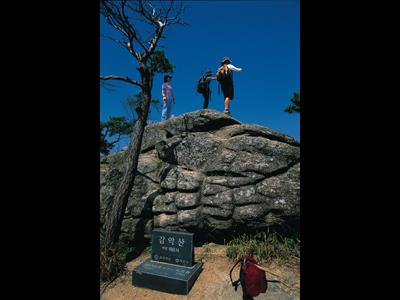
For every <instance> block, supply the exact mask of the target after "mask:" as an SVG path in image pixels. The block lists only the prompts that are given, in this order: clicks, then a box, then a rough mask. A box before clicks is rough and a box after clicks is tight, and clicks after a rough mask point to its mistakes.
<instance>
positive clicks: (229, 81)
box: [217, 56, 243, 115]
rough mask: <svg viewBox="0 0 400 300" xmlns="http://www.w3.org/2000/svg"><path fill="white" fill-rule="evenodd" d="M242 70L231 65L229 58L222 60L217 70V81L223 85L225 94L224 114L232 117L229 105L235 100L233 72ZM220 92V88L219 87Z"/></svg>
mask: <svg viewBox="0 0 400 300" xmlns="http://www.w3.org/2000/svg"><path fill="white" fill-rule="evenodd" d="M242 70H243V69H242V68H237V67H235V66H234V65H232V64H231V60H230V59H229V57H226V56H225V57H224V58H222V60H221V66H220V67H219V68H218V70H217V80H218V82H219V84H220V85H221V88H222V92H223V94H224V104H225V110H224V113H226V114H228V115H230V111H229V105H230V102H231V100H233V95H234V94H233V74H232V71H235V72H241V71H242ZM218 91H219V86H218Z"/></svg>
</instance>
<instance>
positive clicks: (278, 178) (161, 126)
mask: <svg viewBox="0 0 400 300" xmlns="http://www.w3.org/2000/svg"><path fill="white" fill-rule="evenodd" d="M118 155H119V161H120V164H119V165H118V164H116V163H113V160H116V159H115V158H112V157H111V156H110V157H107V158H106V159H103V163H104V164H105V165H107V170H106V171H103V172H101V174H100V186H101V192H100V201H101V205H100V209H101V222H103V221H104V216H105V214H106V211H107V207H109V203H110V201H112V195H113V193H115V191H116V189H117V188H118V183H119V180H120V179H121V178H122V175H123V170H124V166H123V159H122V158H123V155H125V153H123V152H121V153H118V154H115V155H114V156H118ZM299 204H300V144H299V142H298V141H296V140H295V139H293V138H292V137H290V136H287V135H285V134H282V133H279V132H276V131H273V130H271V129H269V128H265V127H262V126H258V125H252V124H241V123H240V122H239V121H237V120H235V119H233V118H232V117H230V116H227V115H225V114H223V113H220V112H217V111H214V110H208V109H204V110H198V111H195V112H191V113H187V114H184V115H182V116H180V117H176V118H172V119H169V120H167V121H163V122H160V123H157V124H152V125H149V126H147V127H146V130H145V133H144V136H143V142H142V149H141V155H140V160H139V166H138V175H137V176H136V179H135V185H134V188H133V189H132V192H131V195H130V198H129V203H128V205H127V208H126V212H125V218H124V221H123V225H122V235H121V237H122V238H124V239H127V240H129V241H135V240H136V239H138V238H142V237H143V236H144V237H148V236H149V234H150V232H151V229H152V228H155V227H162V228H165V229H171V230H184V231H190V232H202V233H205V234H206V235H207V233H209V232H213V233H215V232H219V231H220V232H224V231H226V230H230V231H235V230H237V229H238V228H242V229H245V230H252V229H255V228H263V227H267V226H271V225H274V224H284V223H285V222H288V220H293V219H295V220H296V219H298V218H299V214H300V207H299Z"/></svg>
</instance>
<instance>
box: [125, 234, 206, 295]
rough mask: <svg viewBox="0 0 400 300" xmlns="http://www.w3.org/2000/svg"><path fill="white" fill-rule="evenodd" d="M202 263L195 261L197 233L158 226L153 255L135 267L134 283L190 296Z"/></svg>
mask: <svg viewBox="0 0 400 300" xmlns="http://www.w3.org/2000/svg"><path fill="white" fill-rule="evenodd" d="M202 265H203V263H202V262H197V263H196V262H195V261H194V248H193V233H187V232H177V231H168V230H164V229H154V230H153V232H152V245H151V258H149V259H147V260H146V261H145V262H143V263H142V264H141V265H139V266H138V267H136V268H135V269H133V270H132V284H133V285H135V286H139V287H144V288H149V289H153V290H158V291H162V292H167V293H172V294H180V295H187V294H188V293H189V291H190V289H191V288H192V286H193V284H194V282H195V281H196V279H197V277H198V276H199V274H200V272H201V270H202Z"/></svg>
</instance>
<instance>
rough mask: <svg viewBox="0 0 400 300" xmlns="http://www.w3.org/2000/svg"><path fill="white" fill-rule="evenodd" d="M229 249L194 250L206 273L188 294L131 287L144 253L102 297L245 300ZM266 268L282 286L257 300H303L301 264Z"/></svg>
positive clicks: (210, 246)
mask: <svg viewBox="0 0 400 300" xmlns="http://www.w3.org/2000/svg"><path fill="white" fill-rule="evenodd" d="M225 250H226V247H225V246H223V245H217V244H208V245H205V246H203V247H196V248H195V260H196V261H202V262H203V263H204V264H203V271H202V272H201V273H200V276H199V277H198V278H197V280H196V282H195V283H194V285H193V287H192V289H191V290H190V292H189V294H188V295H185V296H182V295H174V294H168V293H163V292H159V291H154V290H149V289H144V288H139V287H135V286H133V285H132V277H131V272H130V270H132V269H134V268H135V267H137V266H138V265H139V264H141V263H142V262H144V261H145V260H146V259H147V258H149V257H150V254H148V253H143V254H142V255H141V256H139V257H138V258H136V259H135V260H133V261H131V262H129V263H128V264H127V268H128V271H127V272H126V274H124V275H122V276H121V277H119V278H117V279H116V280H115V281H114V282H112V283H111V284H110V285H109V286H108V287H107V288H106V289H105V291H104V293H103V294H102V297H101V300H133V299H135V300H136V299H151V300H163V299H167V300H181V299H182V300H183V299H191V300H197V299H198V300H200V299H201V300H203V299H207V300H214V299H215V300H220V299H229V300H235V299H238V300H240V299H242V291H241V287H240V286H239V288H238V290H237V291H235V289H234V288H233V287H232V284H231V282H230V279H229V271H230V269H231V268H232V266H233V264H234V263H233V262H231V261H229V259H228V258H227V257H226V256H225ZM262 266H263V267H265V268H267V270H268V271H270V272H272V273H273V274H274V275H276V276H274V275H271V274H269V273H266V275H267V279H268V280H279V281H281V282H283V283H284V284H283V283H275V282H269V283H268V289H267V292H266V293H264V294H260V295H259V296H257V297H255V298H254V299H256V300H298V299H300V261H299V260H295V259H294V260H293V262H291V263H290V266H279V265H277V264H275V263H271V264H263V265H262ZM232 278H233V280H236V279H237V278H239V266H237V267H236V268H235V270H234V272H233V273H232Z"/></svg>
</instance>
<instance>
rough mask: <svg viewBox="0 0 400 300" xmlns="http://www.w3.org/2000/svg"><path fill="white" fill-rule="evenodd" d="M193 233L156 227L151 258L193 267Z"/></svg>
mask: <svg viewBox="0 0 400 300" xmlns="http://www.w3.org/2000/svg"><path fill="white" fill-rule="evenodd" d="M193 254H194V253H193V233H187V232H178V231H167V230H163V229H154V230H153V233H152V245H151V259H152V260H153V261H158V262H163V263H168V264H174V265H179V266H185V267H191V266H192V265H193V263H194V261H193V260H194V257H193V256H194V255H193Z"/></svg>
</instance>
